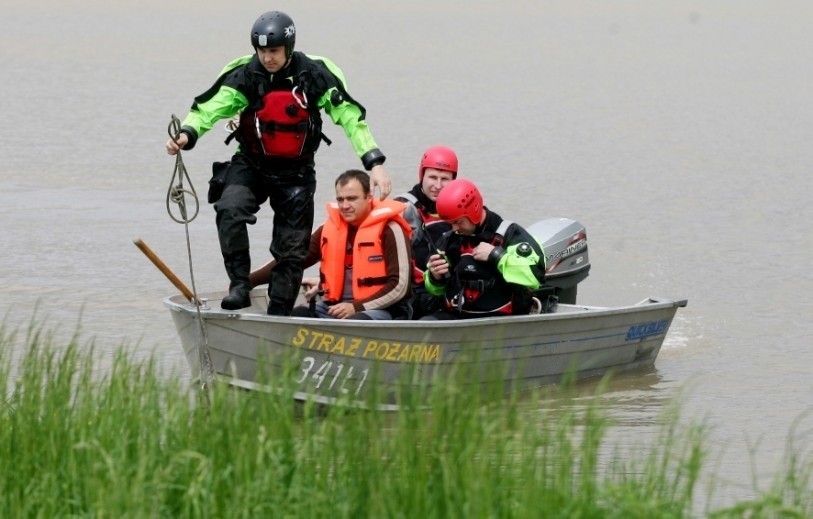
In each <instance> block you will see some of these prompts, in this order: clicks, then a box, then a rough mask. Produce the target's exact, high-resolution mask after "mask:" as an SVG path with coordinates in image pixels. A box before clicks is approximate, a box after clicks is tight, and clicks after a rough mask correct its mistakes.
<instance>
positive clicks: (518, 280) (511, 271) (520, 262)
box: [497, 245, 545, 290]
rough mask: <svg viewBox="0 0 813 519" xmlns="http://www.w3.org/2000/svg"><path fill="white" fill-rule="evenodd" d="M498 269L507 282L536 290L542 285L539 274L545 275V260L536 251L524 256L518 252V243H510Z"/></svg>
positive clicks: (498, 264)
mask: <svg viewBox="0 0 813 519" xmlns="http://www.w3.org/2000/svg"><path fill="white" fill-rule="evenodd" d="M540 260H541V263H540ZM540 265H541V267H540ZM540 268H541V270H540ZM497 270H499V271H500V273H501V274H502V275H503V278H504V279H505V280H506V281H507V282H509V283H513V284H515V285H522V286H526V287H528V288H530V289H531V290H536V289H537V288H539V287H540V286H541V282H540V280H539V276H540V275H541V276H544V272H545V262H544V259H541V258H540V256H539V255H538V254H537V253H536V251H533V252H532V253H531V254H530V255H528V256H524V257H523V256H520V255H519V254H517V245H509V246H508V248H507V249H506V250H505V254H504V255H503V256H502V257H501V258H500V261H499V262H498V263H497ZM543 279H544V277H543Z"/></svg>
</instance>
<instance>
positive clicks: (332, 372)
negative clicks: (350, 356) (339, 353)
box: [296, 357, 370, 395]
mask: <svg viewBox="0 0 813 519" xmlns="http://www.w3.org/2000/svg"><path fill="white" fill-rule="evenodd" d="M369 371H370V370H369V369H368V368H364V369H362V370H356V369H355V367H353V366H347V365H345V364H344V363H343V362H339V361H334V360H326V361H322V362H321V363H317V361H316V359H315V358H313V357H305V358H303V359H302V365H301V366H300V373H299V376H298V377H297V380H296V383H297V384H303V383H305V381H307V380H308V379H309V378H310V379H311V381H312V382H315V385H314V387H315V389H319V390H322V391H325V392H331V391H334V390H335V391H338V392H339V393H341V394H343V395H346V394H349V393H350V392H352V394H353V395H358V394H359V391H361V388H362V387H364V383H365V382H366V381H367V376H368V375H369Z"/></svg>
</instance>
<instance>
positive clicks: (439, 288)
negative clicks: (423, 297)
mask: <svg viewBox="0 0 813 519" xmlns="http://www.w3.org/2000/svg"><path fill="white" fill-rule="evenodd" d="M423 284H424V286H425V287H426V291H427V292H429V293H430V294H432V295H433V296H442V295H443V294H444V293H445V292H446V285H436V284H435V280H434V278H432V274H430V273H429V270H428V269H427V270H425V271H424V272H423Z"/></svg>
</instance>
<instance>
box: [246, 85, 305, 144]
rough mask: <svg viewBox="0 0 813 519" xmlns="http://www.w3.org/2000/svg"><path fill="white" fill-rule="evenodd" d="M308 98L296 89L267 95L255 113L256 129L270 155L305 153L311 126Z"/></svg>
mask: <svg viewBox="0 0 813 519" xmlns="http://www.w3.org/2000/svg"><path fill="white" fill-rule="evenodd" d="M307 106H308V105H307V99H305V96H304V95H303V94H302V93H301V92H298V91H297V89H296V88H294V89H293V90H274V91H271V92H268V93H267V94H265V96H263V99H262V108H260V109H259V110H257V112H256V113H255V114H254V121H253V123H254V130H255V132H256V136H257V138H258V139H259V141H260V147H261V149H262V152H263V154H265V155H266V156H267V157H283V158H296V157H299V156H301V155H302V152H303V150H304V149H305V141H306V140H307V137H308V134H309V132H310V129H311V124H312V121H311V116H310V114H309V113H308V109H307Z"/></svg>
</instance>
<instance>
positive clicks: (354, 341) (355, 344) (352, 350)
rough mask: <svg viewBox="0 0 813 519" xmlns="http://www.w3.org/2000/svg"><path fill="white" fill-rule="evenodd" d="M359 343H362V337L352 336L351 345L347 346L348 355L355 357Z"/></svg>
mask: <svg viewBox="0 0 813 519" xmlns="http://www.w3.org/2000/svg"><path fill="white" fill-rule="evenodd" d="M359 345H361V339H359V338H357V337H351V338H350V347H349V348H347V355H349V356H350V357H355V356H356V350H358V349H359Z"/></svg>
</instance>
